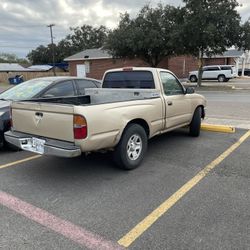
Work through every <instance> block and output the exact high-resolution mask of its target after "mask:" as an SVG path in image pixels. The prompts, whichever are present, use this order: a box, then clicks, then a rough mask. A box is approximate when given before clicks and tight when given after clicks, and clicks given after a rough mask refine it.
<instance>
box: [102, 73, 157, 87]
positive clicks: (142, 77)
mask: <svg viewBox="0 0 250 250" xmlns="http://www.w3.org/2000/svg"><path fill="white" fill-rule="evenodd" d="M102 87H103V88H125V89H127V88H129V89H154V88H155V84H154V79H153V74H152V73H151V72H149V71H117V72H110V73H107V74H106V76H105V78H104V80H103V85H102Z"/></svg>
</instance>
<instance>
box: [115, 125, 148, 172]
mask: <svg viewBox="0 0 250 250" xmlns="http://www.w3.org/2000/svg"><path fill="white" fill-rule="evenodd" d="M147 145H148V138H147V135H146V132H145V129H144V128H143V127H142V126H140V125H138V124H130V125H128V127H127V128H126V129H125V131H124V132H123V135H122V137H121V140H120V142H119V143H118V145H117V146H116V148H115V151H114V153H113V156H114V161H115V163H116V164H117V165H118V166H119V167H120V168H122V169H125V170H132V169H135V168H137V167H138V166H139V165H140V163H141V162H142V160H143V158H144V155H145V153H146V151H147Z"/></svg>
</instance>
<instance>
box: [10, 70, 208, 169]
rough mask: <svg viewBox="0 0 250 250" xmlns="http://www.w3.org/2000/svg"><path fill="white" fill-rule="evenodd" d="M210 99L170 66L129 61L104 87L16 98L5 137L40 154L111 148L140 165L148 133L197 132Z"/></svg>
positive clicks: (125, 163) (126, 162) (123, 160)
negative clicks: (57, 95)
mask: <svg viewBox="0 0 250 250" xmlns="http://www.w3.org/2000/svg"><path fill="white" fill-rule="evenodd" d="M205 106H206V100H205V98H204V97H203V96H202V95H199V94H195V93H194V90H193V89H192V88H184V86H183V85H182V84H181V83H180V82H179V80H178V79H177V77H176V76H175V75H174V74H173V73H172V72H170V71H168V70H165V69H160V68H147V67H131V68H120V69H114V70H109V71H107V72H105V74H104V77H103V81H102V88H100V89H86V90H85V95H83V96H78V97H65V98H60V100H59V101H58V99H57V98H52V97H51V98H48V99H46V98H45V99H34V100H31V101H22V102H13V103H12V105H11V114H12V129H11V131H8V132H6V133H5V139H6V140H7V141H8V142H9V143H11V144H13V145H15V146H17V147H19V148H21V149H23V150H27V151H31V152H35V153H38V154H42V155H54V156H60V157H75V156H79V155H81V154H82V153H83V152H86V153H87V152H92V151H99V150H112V151H113V155H114V161H115V162H116V164H117V165H118V166H120V167H122V168H123V169H127V170H129V169H134V168H136V167H137V166H139V165H140V163H141V162H142V160H143V157H144V155H145V153H146V150H147V144H148V139H150V138H152V137H153V136H156V135H159V134H162V133H165V132H168V131H171V130H174V129H176V128H180V127H185V126H188V127H189V133H190V135H191V136H199V134H200V124H201V119H202V118H204V117H205Z"/></svg>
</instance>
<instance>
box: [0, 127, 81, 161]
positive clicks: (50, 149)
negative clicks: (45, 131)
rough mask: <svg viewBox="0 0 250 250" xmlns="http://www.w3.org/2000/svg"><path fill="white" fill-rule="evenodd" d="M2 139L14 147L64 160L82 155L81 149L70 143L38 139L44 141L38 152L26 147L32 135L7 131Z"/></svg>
mask: <svg viewBox="0 0 250 250" xmlns="http://www.w3.org/2000/svg"><path fill="white" fill-rule="evenodd" d="M4 137H5V140H6V141H7V142H9V143H11V144H13V145H15V146H16V147H18V148H20V149H23V150H26V151H30V152H34V153H37V154H42V155H52V156H58V157H65V158H72V157H77V156H79V155H81V154H82V152H81V149H80V148H79V147H77V146H75V145H74V143H71V142H64V141H59V140H53V139H48V138H39V137H38V138H39V139H43V140H44V141H45V143H44V145H43V152H38V151H36V150H35V149H34V148H32V147H29V145H28V144H29V143H28V142H30V141H31V140H32V139H33V138H34V136H33V135H29V134H25V133H20V132H13V131H8V132H6V133H4Z"/></svg>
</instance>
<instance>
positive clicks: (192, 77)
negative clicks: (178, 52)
mask: <svg viewBox="0 0 250 250" xmlns="http://www.w3.org/2000/svg"><path fill="white" fill-rule="evenodd" d="M197 80H198V79H197V77H196V76H195V75H192V76H190V82H197Z"/></svg>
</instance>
